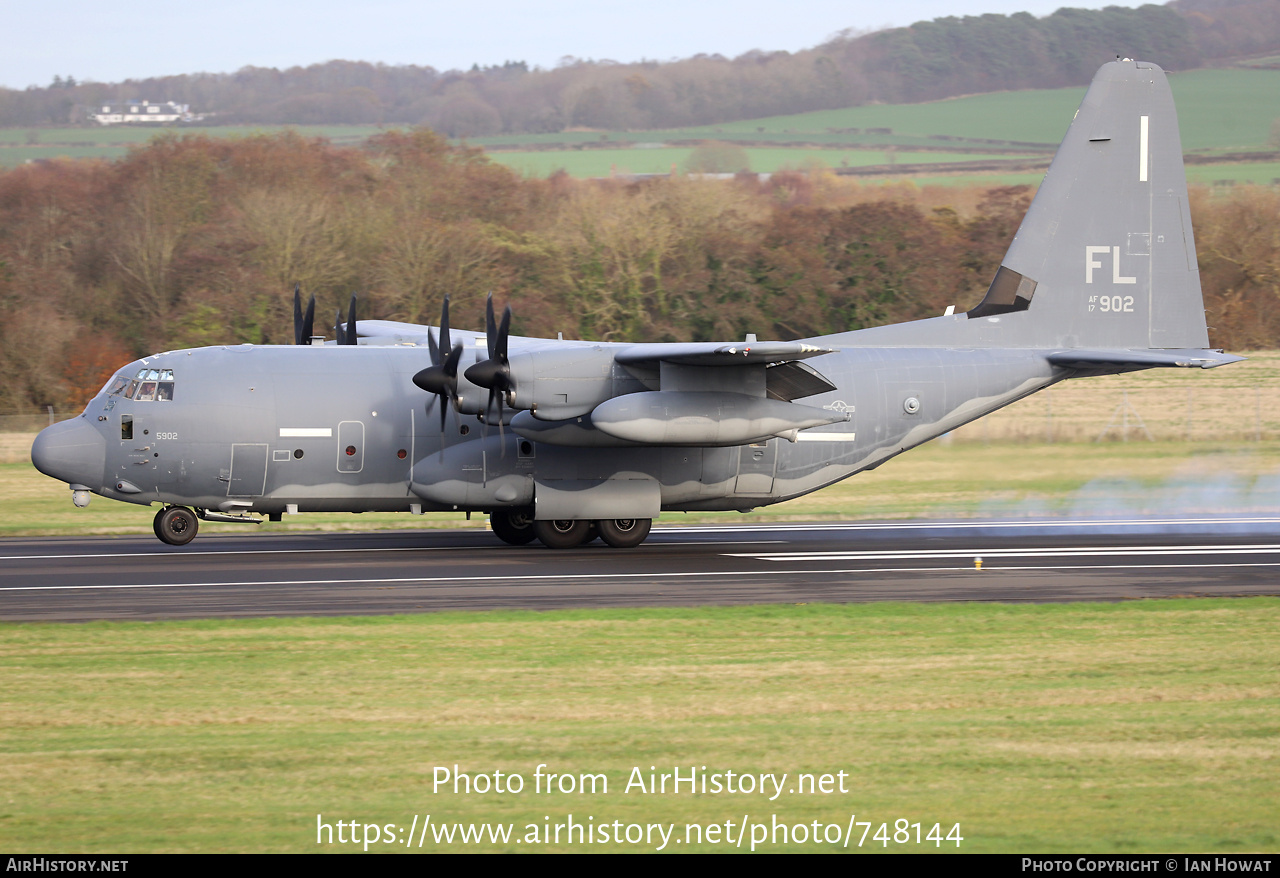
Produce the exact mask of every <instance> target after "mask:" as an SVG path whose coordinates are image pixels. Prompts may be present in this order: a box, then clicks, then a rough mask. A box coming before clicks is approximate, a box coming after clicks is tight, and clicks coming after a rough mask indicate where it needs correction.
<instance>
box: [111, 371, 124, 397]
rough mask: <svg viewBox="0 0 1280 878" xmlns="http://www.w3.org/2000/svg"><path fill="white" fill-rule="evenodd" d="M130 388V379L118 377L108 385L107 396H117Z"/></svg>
mask: <svg viewBox="0 0 1280 878" xmlns="http://www.w3.org/2000/svg"><path fill="white" fill-rule="evenodd" d="M128 386H129V379H128V378H125V377H124V376H123V375H117V376H116V377H115V378H112V379H111V381H110V383H108V385H107V396H116V395H117V394H119V393H120V391H122V390H124V389H125V388H126V387H128Z"/></svg>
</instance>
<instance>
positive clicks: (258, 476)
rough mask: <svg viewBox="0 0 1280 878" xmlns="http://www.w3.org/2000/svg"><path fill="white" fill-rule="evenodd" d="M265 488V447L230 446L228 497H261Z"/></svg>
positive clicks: (248, 444) (252, 445)
mask: <svg viewBox="0 0 1280 878" xmlns="http://www.w3.org/2000/svg"><path fill="white" fill-rule="evenodd" d="M266 486H267V446H266V444H265V443H263V444H261V445H259V444H256V443H253V444H250V443H243V444H236V445H232V446H231V472H230V473H228V479H227V496H228V497H261V496H262V492H263V489H265V488H266Z"/></svg>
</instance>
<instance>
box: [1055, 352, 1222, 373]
mask: <svg viewBox="0 0 1280 878" xmlns="http://www.w3.org/2000/svg"><path fill="white" fill-rule="evenodd" d="M1046 359H1048V361H1049V362H1050V363H1052V364H1053V365H1055V366H1063V367H1065V368H1067V369H1108V368H1112V369H1125V370H1129V369H1150V368H1153V367H1159V366H1177V367H1181V368H1184V369H1187V368H1192V367H1196V368H1200V369H1212V368H1213V367H1215V366H1225V365H1227V364H1228V363H1238V362H1240V361H1241V360H1243V359H1244V357H1237V356H1236V355H1235V354H1224V353H1223V352H1222V351H1213V350H1202V349H1199V348H1195V349H1190V350H1143V351H1057V352H1055V353H1052V354H1049V356H1048V357H1047V358H1046Z"/></svg>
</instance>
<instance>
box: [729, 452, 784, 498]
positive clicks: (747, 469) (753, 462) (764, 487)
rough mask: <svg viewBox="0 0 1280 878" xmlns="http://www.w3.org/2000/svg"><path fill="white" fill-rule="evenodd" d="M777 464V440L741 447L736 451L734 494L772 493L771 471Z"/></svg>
mask: <svg viewBox="0 0 1280 878" xmlns="http://www.w3.org/2000/svg"><path fill="white" fill-rule="evenodd" d="M777 463H778V440H777V439H770V440H769V441H768V442H758V443H755V444H752V445H743V446H742V447H741V448H739V449H738V481H737V484H736V485H735V486H734V489H733V490H734V493H735V494H771V493H773V471H774V467H775V466H776V465H777Z"/></svg>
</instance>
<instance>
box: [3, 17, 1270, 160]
mask: <svg viewBox="0 0 1280 878" xmlns="http://www.w3.org/2000/svg"><path fill="white" fill-rule="evenodd" d="M833 26H839V22H833ZM1276 53H1280V4H1277V3H1275V2H1274V0H1174V2H1171V3H1169V4H1167V5H1165V6H1155V5H1145V6H1141V7H1139V8H1137V9H1125V8H1121V7H1108V8H1106V9H1102V10H1096V11H1091V10H1081V9H1059V10H1058V11H1057V12H1055V13H1053V14H1052V15H1049V16H1046V17H1044V18H1036V17H1034V16H1032V15H1030V14H1028V13H1016V14H1014V15H1010V16H1005V15H982V16H968V17H965V18H954V17H949V18H940V19H935V20H933V21H930V22H918V23H916V24H913V25H911V26H910V27H906V28H895V29H891V30H885V31H880V32H877V33H871V34H860V35H859V34H850V33H846V34H844V35H841V36H839V37H837V38H836V39H833V40H831V41H830V42H828V43H825V44H823V45H820V46H816V47H814V48H811V49H805V50H802V51H799V52H794V53H791V52H762V51H753V52H748V53H746V54H744V55H741V56H739V57H737V58H733V59H728V58H723V57H720V56H717V55H713V56H707V55H699V56H695V57H693V58H688V59H685V60H682V61H675V62H669V63H658V62H642V63H634V64H617V63H614V62H611V61H575V62H574V63H571V64H566V65H564V66H560V67H557V68H556V69H554V70H540V69H532V70H531V69H529V68H528V66H527V65H525V64H524V63H522V62H512V63H508V64H504V65H502V66H500V67H488V68H479V67H476V68H473V69H472V70H470V71H466V72H463V71H447V72H441V71H437V70H435V69H434V68H432V67H429V66H413V65H405V66H394V67H393V66H388V65H384V64H371V63H365V62H354V61H331V62H328V63H325V64H316V65H312V66H310V67H306V68H292V69H289V70H285V71H279V70H274V69H263V68H254V67H248V68H244V69H242V70H239V71H236V72H234V73H192V74H183V75H177V76H168V77H161V78H154V79H146V80H140V81H127V82H124V83H114V84H106V83H79V82H76V81H75V80H74V79H73V78H68V79H66V80H63V79H57V80H55V82H54V83H52V84H51V85H50V86H49V87H47V88H30V89H26V90H23V91H17V90H11V89H0V127H18V126H21V127H32V126H37V127H38V126H47V125H66V124H77V123H83V120H84V119H85V118H86V116H87V113H88V110H89V108H90V107H92V106H94V105H97V104H100V103H102V102H103V101H105V100H115V101H119V100H126V99H140V98H150V99H160V100H173V101H177V102H180V103H185V104H190V105H191V106H192V107H193V108H194V109H195V110H196V111H198V112H200V113H214V114H216V115H215V117H214V118H215V119H216V121H217V122H218V124H245V123H249V124H295V125H298V124H301V125H317V124H394V125H426V126H429V127H431V128H433V129H435V130H437V131H439V132H441V133H444V134H446V135H448V136H455V137H457V136H471V137H478V136H488V135H495V134H504V133H507V134H532V133H540V132H541V133H548V132H560V131H565V130H566V129H570V128H575V127H587V128H598V129H608V130H653V129H668V128H684V127H689V126H697V125H718V124H724V123H728V122H734V121H738V120H743V119H754V118H759V117H768V116H775V115H780V114H785V113H794V112H799V111H814V110H830V109H838V108H842V107H855V106H865V105H871V104H875V103H877V102H881V103H902V102H919V101H927V100H937V99H940V98H946V97H955V96H959V95H964V94H975V93H980V92H991V91H1000V90H1017V89H1028V88H1063V87H1068V86H1073V87H1083V86H1084V85H1086V84H1087V83H1088V80H1089V77H1090V76H1091V75H1092V73H1093V71H1094V70H1095V69H1096V68H1097V67H1098V65H1099V64H1101V63H1102V62H1104V61H1107V60H1110V59H1112V58H1114V57H1115V56H1116V55H1125V56H1128V57H1141V58H1147V59H1151V60H1155V61H1157V62H1158V63H1160V64H1161V65H1162V66H1164V67H1165V68H1166V69H1169V70H1190V69H1194V68H1197V67H1203V66H1221V65H1225V64H1234V63H1238V62H1242V61H1245V60H1251V61H1252V62H1253V63H1264V64H1265V63H1269V62H1268V61H1267V56H1268V55H1275V54H1276ZM1260 59H1261V60H1260Z"/></svg>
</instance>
